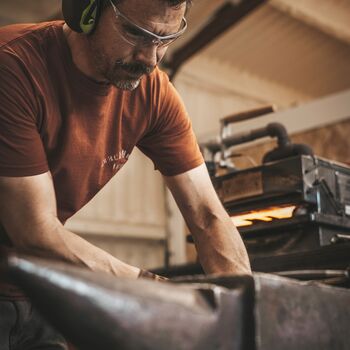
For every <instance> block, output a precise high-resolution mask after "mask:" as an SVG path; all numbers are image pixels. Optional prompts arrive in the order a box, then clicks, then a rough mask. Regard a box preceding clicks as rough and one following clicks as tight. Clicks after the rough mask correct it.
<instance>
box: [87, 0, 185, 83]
mask: <svg viewBox="0 0 350 350" xmlns="http://www.w3.org/2000/svg"><path fill="white" fill-rule="evenodd" d="M117 8H118V10H119V11H120V12H121V13H122V14H123V15H124V16H126V17H127V18H128V19H129V20H130V21H132V22H133V23H135V24H137V25H138V26H140V27H142V28H144V29H147V30H148V31H151V32H152V33H154V34H157V35H161V36H164V35H170V34H174V33H176V32H177V31H178V30H179V29H180V27H181V23H182V17H183V16H184V13H185V8H186V5H185V3H184V4H182V5H181V6H179V7H171V6H169V5H168V4H167V3H166V1H162V0H124V1H121V2H119V3H117ZM128 31H132V28H130V26H128V24H127V23H126V22H125V21H123V19H122V18H120V17H116V14H115V12H114V10H113V8H112V6H108V7H107V8H106V9H104V10H103V12H102V14H101V18H100V20H99V24H98V26H97V28H96V30H95V31H94V33H93V34H91V35H90V36H88V37H87V40H88V43H89V46H90V52H91V59H92V61H93V64H94V66H95V69H96V70H97V72H98V73H99V74H100V75H102V76H103V77H104V78H105V79H106V80H108V81H109V82H110V83H112V84H113V85H115V86H116V87H118V88H120V89H124V90H133V89H135V88H136V87H137V86H138V85H139V83H140V80H141V78H142V76H143V75H145V74H150V73H151V72H152V71H153V69H154V68H155V67H156V65H157V64H158V63H159V62H160V60H161V59H162V58H163V56H164V54H165V52H166V50H167V47H161V46H160V47H157V46H156V45H155V44H152V43H151V42H150V43H149V44H148V45H133V44H131V43H130V42H129V41H127V40H125V38H127V36H126V35H125V34H128ZM131 34H132V33H131Z"/></svg>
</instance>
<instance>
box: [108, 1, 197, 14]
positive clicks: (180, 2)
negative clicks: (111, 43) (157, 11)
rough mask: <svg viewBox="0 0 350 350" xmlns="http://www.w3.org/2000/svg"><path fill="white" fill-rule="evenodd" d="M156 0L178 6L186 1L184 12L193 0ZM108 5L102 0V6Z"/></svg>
mask: <svg viewBox="0 0 350 350" xmlns="http://www.w3.org/2000/svg"><path fill="white" fill-rule="evenodd" d="M122 1H123V0H113V2H114V3H115V4H118V3H121V2H122ZM158 1H164V2H167V3H168V4H169V5H170V6H174V7H176V6H180V5H181V4H183V3H184V2H185V3H186V12H187V11H188V9H189V8H190V7H191V5H192V2H193V0H158ZM108 5H109V1H108V0H104V1H103V2H102V8H104V7H106V6H108Z"/></svg>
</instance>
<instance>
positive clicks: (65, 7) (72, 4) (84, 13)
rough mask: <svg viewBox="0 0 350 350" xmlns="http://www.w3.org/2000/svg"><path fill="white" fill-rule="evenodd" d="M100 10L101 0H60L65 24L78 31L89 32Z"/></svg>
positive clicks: (93, 26) (95, 23)
mask: <svg viewBox="0 0 350 350" xmlns="http://www.w3.org/2000/svg"><path fill="white" fill-rule="evenodd" d="M100 11H101V0H62V13H63V17H64V20H65V22H66V23H67V25H68V26H69V27H70V28H71V29H72V30H74V31H75V32H78V33H84V34H90V33H92V32H93V30H94V29H95V27H96V25H97V22H98V18H99V15H100Z"/></svg>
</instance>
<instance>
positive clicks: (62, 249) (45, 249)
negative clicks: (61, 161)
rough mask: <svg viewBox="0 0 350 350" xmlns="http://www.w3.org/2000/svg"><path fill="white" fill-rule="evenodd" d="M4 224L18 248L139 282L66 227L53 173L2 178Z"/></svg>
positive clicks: (129, 270) (128, 269) (126, 267)
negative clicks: (59, 217) (59, 207)
mask: <svg viewBox="0 0 350 350" xmlns="http://www.w3.org/2000/svg"><path fill="white" fill-rule="evenodd" d="M0 222H1V224H2V225H3V226H4V228H5V230H6V232H7V234H8V235H9V238H10V239H11V241H12V243H13V244H14V246H15V247H18V248H23V249H25V250H31V251H33V252H35V251H36V252H38V253H43V254H44V255H50V256H53V257H57V258H60V259H63V260H65V261H68V262H73V263H75V264H79V265H82V266H86V267H88V268H89V269H91V270H93V271H105V272H108V273H112V274H114V275H116V276H121V277H122V276H123V277H131V278H137V276H138V274H139V272H140V270H139V269H138V268H136V267H133V266H130V265H127V264H125V263H123V262H122V261H120V260H118V259H116V258H114V257H113V256H111V255H110V254H108V253H107V252H105V251H103V250H102V249H99V248H97V247H95V246H94V245H92V244H90V243H89V242H87V241H86V240H84V239H83V238H81V237H79V236H78V235H76V234H74V233H73V232H70V231H68V230H66V229H65V228H64V227H63V225H62V224H61V222H60V221H59V220H58V218H57V209H56V196H55V192H54V187H53V182H52V178H51V174H50V173H45V174H41V175H36V176H29V177H0Z"/></svg>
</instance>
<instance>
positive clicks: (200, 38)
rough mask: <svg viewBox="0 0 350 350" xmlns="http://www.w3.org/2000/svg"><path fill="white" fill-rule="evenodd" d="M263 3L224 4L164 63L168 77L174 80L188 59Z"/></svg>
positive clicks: (259, 0)
mask: <svg viewBox="0 0 350 350" xmlns="http://www.w3.org/2000/svg"><path fill="white" fill-rule="evenodd" d="M264 2H265V0H236V1H234V0H231V1H228V2H226V3H225V4H224V5H223V6H222V7H220V8H219V9H218V10H217V11H216V13H215V14H214V15H213V17H212V18H210V19H209V21H208V23H207V24H206V25H205V26H204V27H203V28H202V29H201V30H200V31H199V32H198V33H197V34H195V35H194V37H193V38H192V39H191V40H189V41H188V42H187V43H185V44H184V46H182V47H180V48H179V49H178V50H176V51H175V52H174V53H173V55H172V56H171V58H170V61H168V62H166V64H165V65H166V68H168V69H169V70H170V77H171V78H174V76H175V74H176V73H177V71H178V70H179V68H180V67H181V66H182V65H183V64H184V63H185V62H186V61H187V60H188V59H189V58H191V57H192V56H193V55H195V54H197V53H198V52H199V51H200V50H202V49H203V48H204V47H206V46H207V45H209V44H210V43H211V42H212V41H213V40H214V39H215V38H217V37H218V36H219V35H220V34H222V33H224V32H225V31H226V30H228V29H230V28H231V27H232V26H233V25H235V24H236V23H237V22H238V21H240V20H241V19H242V18H243V17H245V16H246V15H247V14H249V13H250V12H251V11H253V10H254V9H256V8H257V7H258V6H260V5H261V4H263V3H264Z"/></svg>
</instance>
